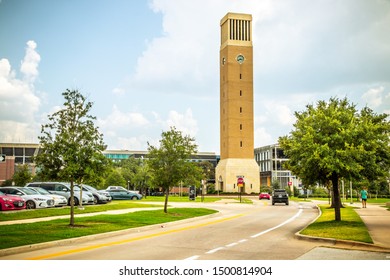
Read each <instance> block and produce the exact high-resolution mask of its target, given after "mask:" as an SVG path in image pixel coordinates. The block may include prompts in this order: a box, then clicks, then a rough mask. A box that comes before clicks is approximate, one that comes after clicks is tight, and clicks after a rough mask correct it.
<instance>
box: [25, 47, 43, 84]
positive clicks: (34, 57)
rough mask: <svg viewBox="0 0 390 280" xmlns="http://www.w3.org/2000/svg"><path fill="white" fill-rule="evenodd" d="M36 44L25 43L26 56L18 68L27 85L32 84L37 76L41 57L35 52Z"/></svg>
mask: <svg viewBox="0 0 390 280" xmlns="http://www.w3.org/2000/svg"><path fill="white" fill-rule="evenodd" d="M36 48H37V44H36V43H35V42H34V41H28V42H27V48H26V55H25V56H24V59H23V61H22V64H21V66H20V72H21V73H23V74H24V76H25V78H26V80H27V81H28V82H29V83H33V82H34V81H35V79H36V77H37V76H38V65H39V62H40V61H41V56H40V55H39V54H38V53H37V51H36Z"/></svg>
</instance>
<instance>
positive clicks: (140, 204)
mask: <svg viewBox="0 0 390 280" xmlns="http://www.w3.org/2000/svg"><path fill="white" fill-rule="evenodd" d="M220 199H221V198H220V197H204V199H203V202H205V203H206V202H215V201H217V200H220ZM164 201H165V197H162V196H148V197H147V198H143V199H142V200H135V201H134V200H114V201H112V202H110V203H107V204H99V205H85V206H84V209H82V210H81V209H79V208H78V207H75V214H86V213H96V212H104V211H108V210H120V209H129V208H145V207H156V208H159V207H162V205H163V203H164ZM249 201H250V200H249ZM149 202H150V203H149ZM156 202H159V203H161V204H160V205H158V204H155V203H156ZM169 202H199V203H200V202H201V197H200V196H198V197H197V198H196V200H191V201H190V200H189V199H188V197H185V196H182V197H179V196H170V197H169V200H168V204H169ZM237 202H239V201H237ZM242 202H243V203H244V202H245V203H248V200H246V199H245V200H244V199H242ZM250 202H251V201H250ZM69 214H70V207H69V206H66V207H56V208H45V209H31V210H18V211H10V212H7V211H1V212H0V222H2V221H13V220H25V219H34V218H42V217H52V216H62V215H69Z"/></svg>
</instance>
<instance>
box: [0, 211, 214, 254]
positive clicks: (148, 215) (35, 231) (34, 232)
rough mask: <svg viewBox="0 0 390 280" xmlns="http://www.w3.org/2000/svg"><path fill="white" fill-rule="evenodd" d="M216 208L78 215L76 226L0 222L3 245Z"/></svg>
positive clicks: (55, 222)
mask: <svg viewBox="0 0 390 280" xmlns="http://www.w3.org/2000/svg"><path fill="white" fill-rule="evenodd" d="M216 212H217V211H215V210H211V209H204V208H175V209H170V210H169V211H168V213H164V212H163V211H162V210H153V211H138V212H135V213H128V214H119V215H107V214H106V215H97V216H92V217H83V218H76V219H75V227H70V226H69V219H68V218H67V219H57V220H53V221H48V222H37V223H29V224H17V225H3V226H0V240H1V242H0V249H5V248H12V247H17V246H23V245H30V244H36V243H42V242H48V241H54V240H62V239H68V238H73V237H80V236H85V235H91V234H98V233H104V232H111V231H117V230H123V229H128V228H135V227H140V226H147V225H153V224H162V223H167V222H172V221H178V220H182V219H188V218H192V217H198V216H204V215H209V214H212V213H216Z"/></svg>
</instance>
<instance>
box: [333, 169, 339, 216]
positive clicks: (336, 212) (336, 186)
mask: <svg viewBox="0 0 390 280" xmlns="http://www.w3.org/2000/svg"><path fill="white" fill-rule="evenodd" d="M332 185H333V200H332V206H333V207H334V215H335V221H341V198H340V191H339V176H338V174H337V173H336V172H333V174H332Z"/></svg>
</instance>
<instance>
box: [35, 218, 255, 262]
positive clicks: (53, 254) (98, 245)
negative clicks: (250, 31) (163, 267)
mask: <svg viewBox="0 0 390 280" xmlns="http://www.w3.org/2000/svg"><path fill="white" fill-rule="evenodd" d="M251 212H252V211H251ZM244 215H246V214H238V215H235V216H231V217H227V218H223V219H219V220H216V221H211V222H207V223H203V224H199V225H192V226H187V227H183V228H179V229H172V230H168V231H165V232H159V233H154V234H149V235H145V236H140V237H133V238H129V239H125V240H120V241H115V242H108V243H103V244H97V245H91V246H86V247H82V248H77V249H72V250H67V251H62V252H57V253H52V254H47V255H43V256H37V257H32V258H27V260H44V259H49V258H55V257H59V256H64V255H69V254H74V253H80V252H85V251H89V250H93V249H98V248H103V247H109V246H113V245H120V244H125V243H130V242H134V241H138V240H143V239H148V238H152V237H157V236H162V235H166V234H171V233H176V232H180V231H185V230H189V229H194V228H200V227H204V226H208V225H212V224H217V223H221V222H225V221H229V220H233V219H236V218H239V217H242V216H244Z"/></svg>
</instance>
